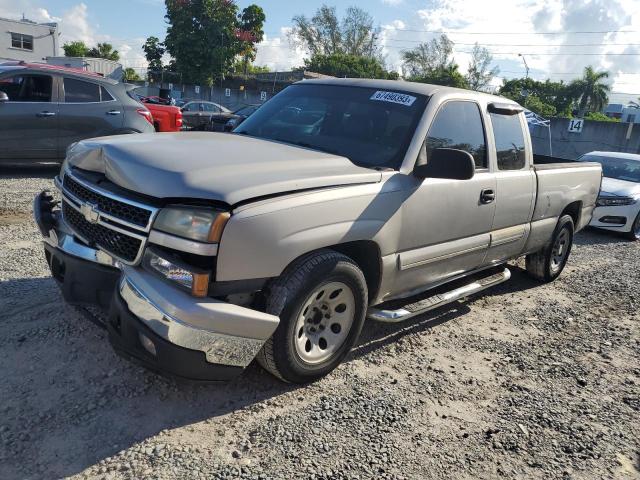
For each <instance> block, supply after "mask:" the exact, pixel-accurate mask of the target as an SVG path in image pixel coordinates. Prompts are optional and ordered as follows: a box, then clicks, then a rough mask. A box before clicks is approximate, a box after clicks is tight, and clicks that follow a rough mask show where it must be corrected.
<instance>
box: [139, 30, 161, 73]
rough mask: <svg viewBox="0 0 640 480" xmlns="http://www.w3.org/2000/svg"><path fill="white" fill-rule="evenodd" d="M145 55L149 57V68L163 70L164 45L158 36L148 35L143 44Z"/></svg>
mask: <svg viewBox="0 0 640 480" xmlns="http://www.w3.org/2000/svg"><path fill="white" fill-rule="evenodd" d="M142 50H143V51H144V56H145V58H146V59H147V63H148V68H149V70H153V71H160V70H162V56H163V55H164V45H163V44H162V43H161V42H160V39H159V38H158V37H153V36H151V37H148V38H147V40H146V41H145V42H144V45H142Z"/></svg>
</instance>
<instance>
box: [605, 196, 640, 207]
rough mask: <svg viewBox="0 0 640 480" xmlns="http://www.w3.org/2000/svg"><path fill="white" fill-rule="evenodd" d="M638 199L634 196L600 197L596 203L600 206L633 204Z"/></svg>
mask: <svg viewBox="0 0 640 480" xmlns="http://www.w3.org/2000/svg"><path fill="white" fill-rule="evenodd" d="M636 201H637V199H635V198H633V197H598V201H597V202H596V205H597V206H599V207H619V206H622V205H633V204H634V203H636Z"/></svg>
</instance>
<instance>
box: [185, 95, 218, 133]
mask: <svg viewBox="0 0 640 480" xmlns="http://www.w3.org/2000/svg"><path fill="white" fill-rule="evenodd" d="M181 108H182V117H183V122H184V124H185V126H186V127H187V128H189V129H192V130H206V129H207V128H208V127H209V125H210V124H211V117H212V116H213V115H217V114H220V113H230V110H229V109H228V108H225V107H223V106H222V105H218V104H217V103H214V102H205V101H204V100H193V101H191V102H187V103H185V104H184V105H183V106H182V107H181Z"/></svg>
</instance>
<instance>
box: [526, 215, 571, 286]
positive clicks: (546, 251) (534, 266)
mask: <svg viewBox="0 0 640 480" xmlns="http://www.w3.org/2000/svg"><path fill="white" fill-rule="evenodd" d="M573 233H574V226H573V219H572V218H571V216H570V215H563V216H562V217H560V220H558V224H557V225H556V228H555V230H554V231H553V235H552V237H551V241H550V242H549V243H548V244H547V245H546V246H545V247H544V248H542V249H540V250H539V251H537V252H536V253H532V254H530V255H527V258H526V268H527V272H528V273H529V275H531V276H532V277H534V278H535V279H537V280H540V281H541V282H552V281H554V280H555V279H556V278H558V276H560V274H561V273H562V270H564V267H565V265H566V264H567V260H568V259H569V254H570V253H571V247H572V245H573Z"/></svg>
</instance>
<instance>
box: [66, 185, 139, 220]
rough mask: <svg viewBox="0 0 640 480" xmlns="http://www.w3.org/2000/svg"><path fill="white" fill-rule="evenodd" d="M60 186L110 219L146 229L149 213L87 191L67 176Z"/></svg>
mask: <svg viewBox="0 0 640 480" xmlns="http://www.w3.org/2000/svg"><path fill="white" fill-rule="evenodd" d="M62 185H63V187H64V189H65V190H66V191H68V192H69V193H70V194H71V195H73V196H74V197H76V198H77V199H78V200H80V201H82V202H90V203H92V204H94V205H95V206H96V207H98V209H99V210H100V211H101V212H104V213H106V214H108V215H111V216H112V217H115V218H118V219H120V220H124V221H125V222H129V223H132V224H133V225H138V226H140V227H146V226H147V224H148V223H149V218H151V211H149V210H147V209H144V208H140V207H136V206H135V205H130V204H128V203H124V202H119V201H118V200H115V199H113V198H109V197H106V196H104V195H100V194H99V193H97V192H94V191H93V190H89V189H88V188H86V187H85V186H84V185H82V184H80V183H79V182H77V181H75V180H74V179H73V178H71V177H70V176H69V175H65V176H64V180H63V181H62Z"/></svg>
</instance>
